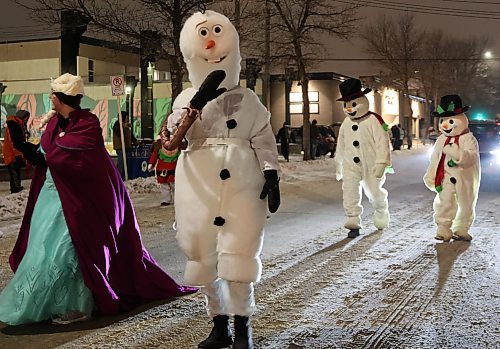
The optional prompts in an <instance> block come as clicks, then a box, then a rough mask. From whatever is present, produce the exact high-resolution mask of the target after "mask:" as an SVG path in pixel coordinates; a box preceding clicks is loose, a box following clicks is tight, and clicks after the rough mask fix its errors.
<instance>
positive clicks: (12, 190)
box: [10, 186, 24, 194]
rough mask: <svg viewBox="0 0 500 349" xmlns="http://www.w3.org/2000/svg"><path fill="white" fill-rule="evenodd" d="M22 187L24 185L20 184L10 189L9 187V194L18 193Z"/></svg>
mask: <svg viewBox="0 0 500 349" xmlns="http://www.w3.org/2000/svg"><path fill="white" fill-rule="evenodd" d="M23 189H24V187H23V186H21V187H15V188H11V189H10V193H11V194H15V193H19V192H20V191H22V190H23Z"/></svg>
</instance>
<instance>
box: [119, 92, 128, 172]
mask: <svg viewBox="0 0 500 349" xmlns="http://www.w3.org/2000/svg"><path fill="white" fill-rule="evenodd" d="M125 98H126V97H125ZM116 103H117V105H118V122H119V123H120V138H121V140H122V158H123V171H124V172H125V180H126V181H127V180H128V169H127V154H126V153H127V152H126V149H125V137H124V136H123V120H122V112H121V111H122V108H121V106H120V96H119V95H118V96H116Z"/></svg>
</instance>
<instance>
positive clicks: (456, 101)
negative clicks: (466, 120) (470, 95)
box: [432, 95, 470, 118]
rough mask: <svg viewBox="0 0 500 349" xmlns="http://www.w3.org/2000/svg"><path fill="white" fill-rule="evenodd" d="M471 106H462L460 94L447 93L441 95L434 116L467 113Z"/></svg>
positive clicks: (442, 116)
mask: <svg viewBox="0 0 500 349" xmlns="http://www.w3.org/2000/svg"><path fill="white" fill-rule="evenodd" d="M469 108H470V107H469V106H468V105H466V106H465V107H462V99H461V98H460V96H458V95H446V96H443V97H441V100H440V101H439V105H438V107H437V110H436V111H435V112H433V113H432V116H434V117H440V118H444V117H447V116H455V115H458V114H462V113H465V112H466V111H467V110H469Z"/></svg>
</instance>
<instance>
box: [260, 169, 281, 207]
mask: <svg viewBox="0 0 500 349" xmlns="http://www.w3.org/2000/svg"><path fill="white" fill-rule="evenodd" d="M264 178H265V179H266V183H264V187H263V188H262V192H261V193H260V198H261V199H262V200H264V199H265V198H266V196H267V205H268V207H269V212H271V213H274V212H276V211H278V207H280V185H279V182H280V180H279V178H278V171H276V170H267V171H264Z"/></svg>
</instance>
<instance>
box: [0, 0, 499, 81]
mask: <svg viewBox="0 0 500 349" xmlns="http://www.w3.org/2000/svg"><path fill="white" fill-rule="evenodd" d="M242 1H244V0H242ZM331 1H332V3H334V2H336V3H342V2H344V1H333V0H331ZM365 3H366V4H369V5H372V7H366V8H363V9H362V10H361V11H360V14H361V16H363V17H365V20H364V21H362V22H360V25H363V23H364V22H365V21H371V20H373V19H375V18H376V17H377V16H378V15H381V14H384V13H385V14H387V15H390V16H397V15H399V14H402V13H404V12H403V11H399V10H397V9H403V8H404V6H403V4H413V6H414V9H413V10H410V12H414V11H415V10H416V11H420V12H437V13H439V14H430V13H416V14H417V23H418V24H419V25H421V26H422V27H423V28H427V29H433V28H441V29H443V30H444V31H445V32H447V33H450V34H454V35H456V36H457V37H468V36H469V35H484V34H487V35H489V36H490V40H491V47H490V50H491V51H492V53H493V57H500V39H495V38H494V37H495V36H496V35H497V34H498V33H499V32H500V1H499V0H497V1H493V0H491V1H485V0H476V1H463V0H462V1H451V0H380V1H377V0H373V1H365ZM417 4H418V5H417ZM415 6H417V7H415ZM425 6H428V7H425ZM460 11H465V12H463V13H462V14H461V16H460V17H458V16H451V15H446V14H453V13H458V12H460ZM473 11H475V12H473ZM464 15H465V16H471V17H463V16H464ZM474 17H476V18H474ZM477 17H495V19H490V18H477ZM40 36H42V37H47V36H57V27H55V28H53V29H52V30H50V29H47V27H46V25H43V24H39V23H37V22H35V21H33V19H31V18H30V15H29V13H28V12H27V10H25V9H24V8H21V7H19V6H18V5H17V4H15V3H14V1H13V0H2V1H1V8H0V41H3V42H5V41H14V40H27V39H33V38H37V37H40ZM328 46H330V47H331V48H332V50H331V52H332V54H333V57H334V58H363V57H367V54H366V53H365V52H364V50H363V44H362V41H361V40H360V39H356V38H354V39H353V40H351V42H344V41H341V40H339V39H335V38H333V39H330V40H329V45H328ZM495 64H496V63H495ZM315 70H317V71H336V72H339V73H344V74H346V75H352V76H357V75H370V74H376V73H377V72H378V68H376V67H375V66H374V64H373V63H369V62H330V63H323V64H320V65H319V66H317V67H316V68H315Z"/></svg>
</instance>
